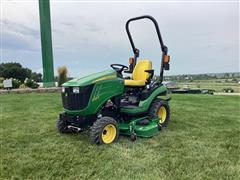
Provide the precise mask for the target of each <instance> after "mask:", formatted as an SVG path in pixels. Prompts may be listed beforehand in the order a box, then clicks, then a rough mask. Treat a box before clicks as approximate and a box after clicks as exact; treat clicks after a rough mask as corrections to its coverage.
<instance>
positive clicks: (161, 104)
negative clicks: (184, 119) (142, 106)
mask: <svg viewBox="0 0 240 180" xmlns="http://www.w3.org/2000/svg"><path fill="white" fill-rule="evenodd" d="M148 115H149V117H150V118H151V119H154V118H160V120H159V125H160V126H161V127H162V128H165V127H167V125H168V123H169V121H170V107H169V105H168V102H167V101H165V100H161V99H156V100H154V101H153V103H152V105H151V107H150V108H149V112H148Z"/></svg>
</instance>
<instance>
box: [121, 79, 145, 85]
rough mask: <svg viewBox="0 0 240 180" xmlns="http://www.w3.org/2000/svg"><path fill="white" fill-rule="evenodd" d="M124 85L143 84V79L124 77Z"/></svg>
mask: <svg viewBox="0 0 240 180" xmlns="http://www.w3.org/2000/svg"><path fill="white" fill-rule="evenodd" d="M124 85H125V86H145V81H144V80H131V79H125V80H124Z"/></svg>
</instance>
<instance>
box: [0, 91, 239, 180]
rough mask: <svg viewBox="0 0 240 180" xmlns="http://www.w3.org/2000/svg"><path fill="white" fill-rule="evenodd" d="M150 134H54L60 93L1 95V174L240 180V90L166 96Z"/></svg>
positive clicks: (23, 177)
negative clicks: (93, 139)
mask: <svg viewBox="0 0 240 180" xmlns="http://www.w3.org/2000/svg"><path fill="white" fill-rule="evenodd" d="M172 97H173V98H172V100H171V103H170V105H171V115H172V118H171V122H170V124H169V126H168V128H167V130H164V131H162V132H160V133H159V134H158V135H156V136H154V137H153V138H148V139H144V138H138V140H137V141H136V142H131V141H130V140H129V138H127V137H120V139H119V141H118V142H117V143H114V144H111V145H103V146H96V145H91V144H90V143H89V139H88V134H87V133H83V134H67V135H60V134H59V133H58V132H57V131H56V128H55V120H56V118H57V116H58V113H60V112H61V111H62V107H61V101H60V95H59V94H55V93H52V94H34V93H32V94H11V95H0V111H1V113H0V115H1V128H0V137H1V169H0V170H1V171H0V172H1V174H0V179H14V178H19V179H240V145H239V144H240V104H239V103H240V97H239V96H238V97H237V96H234V97H232V96H230V97H229V96H211V95H173V96H172Z"/></svg>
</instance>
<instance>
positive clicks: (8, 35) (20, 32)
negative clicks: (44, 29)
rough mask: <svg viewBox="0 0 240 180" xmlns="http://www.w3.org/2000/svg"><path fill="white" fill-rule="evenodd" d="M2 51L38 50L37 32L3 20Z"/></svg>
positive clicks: (38, 36)
mask: <svg viewBox="0 0 240 180" xmlns="http://www.w3.org/2000/svg"><path fill="white" fill-rule="evenodd" d="M1 26H2V27H3V28H2V29H3V31H2V32H1V33H2V45H3V46H2V47H1V48H2V49H13V50H25V51H37V50H39V47H40V46H39V38H40V35H39V31H38V30H36V29H33V28H30V27H27V26H25V25H22V24H19V23H16V22H12V21H9V20H3V21H2V22H1Z"/></svg>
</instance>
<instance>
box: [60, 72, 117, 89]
mask: <svg viewBox="0 0 240 180" xmlns="http://www.w3.org/2000/svg"><path fill="white" fill-rule="evenodd" d="M115 78H117V73H116V71H114V70H106V71H102V72H99V73H95V74H90V75H88V76H85V77H80V78H75V79H72V80H70V81H68V82H65V83H64V84H63V85H62V86H74V87H75V86H86V85H90V84H94V83H97V82H99V81H104V80H109V79H115Z"/></svg>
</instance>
